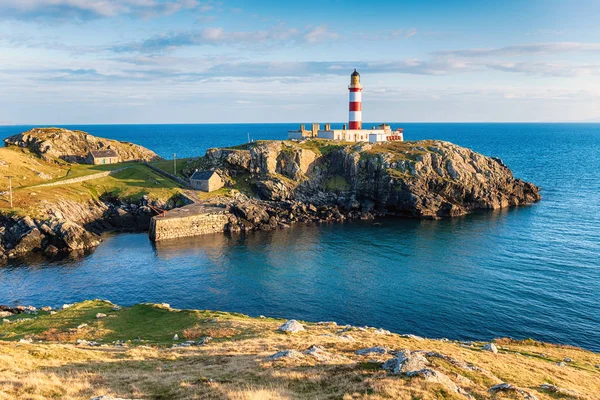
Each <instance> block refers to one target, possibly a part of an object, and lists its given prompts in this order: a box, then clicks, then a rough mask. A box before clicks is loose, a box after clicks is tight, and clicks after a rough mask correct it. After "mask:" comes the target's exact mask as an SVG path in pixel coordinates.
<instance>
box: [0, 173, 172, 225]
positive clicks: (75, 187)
mask: <svg viewBox="0 0 600 400" xmlns="http://www.w3.org/2000/svg"><path fill="white" fill-rule="evenodd" d="M114 166H115V167H119V166H120V167H123V166H129V167H128V168H127V169H124V170H123V171H120V172H117V173H115V174H114V175H112V176H107V177H103V178H99V179H93V180H89V181H85V182H78V183H72V184H65V185H57V186H49V187H40V188H37V187H23V188H18V189H16V190H15V191H14V203H15V205H16V207H15V209H14V211H15V213H16V214H18V215H30V216H32V217H35V218H43V217H44V216H43V215H41V214H40V212H39V210H40V202H41V201H48V202H51V203H52V202H58V201H61V200H73V201H77V202H85V201H89V200H98V199H100V198H101V197H103V196H104V197H109V198H120V199H124V200H127V201H131V202H137V201H139V200H140V199H141V198H142V197H143V196H148V197H149V198H150V199H151V200H160V201H167V200H169V199H171V198H172V197H173V196H177V195H178V194H179V193H181V189H180V187H179V184H178V183H177V182H174V181H172V180H171V179H168V178H166V177H164V176H163V175H160V174H158V173H157V172H155V171H153V170H152V169H150V168H148V167H147V166H145V165H144V164H141V163H128V164H114ZM89 167H93V166H89ZM82 170H85V168H83V169H81V170H79V171H77V173H81V171H82ZM95 172H98V171H94V172H93V173H95ZM7 207H8V204H7V202H0V209H7ZM3 211H4V210H3Z"/></svg>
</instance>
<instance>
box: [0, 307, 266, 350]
mask: <svg viewBox="0 0 600 400" xmlns="http://www.w3.org/2000/svg"><path fill="white" fill-rule="evenodd" d="M113 306H114V305H113V304H111V303H110V302H106V301H102V300H88V301H84V302H82V303H77V304H75V305H73V306H71V307H69V308H67V309H64V310H59V311H57V312H56V313H55V314H54V315H51V314H50V313H48V312H42V311H40V312H39V313H38V315H28V314H20V315H15V316H12V317H10V318H9V319H10V320H12V321H15V320H17V319H21V318H30V319H31V320H28V321H23V322H10V323H1V324H0V340H6V341H18V340H20V339H24V338H33V339H44V340H51V341H53V340H52V339H51V338H54V337H60V338H61V339H60V341H61V342H74V341H76V340H77V339H86V340H97V341H100V342H102V343H110V342H113V341H117V340H121V341H129V340H131V341H135V342H137V340H136V339H139V342H143V343H145V344H148V343H150V344H158V345H164V344H170V343H173V336H174V335H175V334H177V335H178V336H179V338H180V340H181V341H185V339H184V330H186V329H188V328H196V329H199V330H200V331H201V332H203V331H206V332H208V333H210V332H211V329H217V330H218V329H224V328H227V327H229V325H230V321H238V322H239V321H242V322H243V321H248V320H250V317H248V316H245V315H243V314H237V313H225V312H215V311H199V310H175V309H171V308H166V307H162V306H160V305H156V304H138V305H135V306H132V307H128V308H122V309H121V310H118V311H114V310H113ZM97 313H102V314H106V315H107V317H105V318H101V319H97V318H96V314H97ZM216 318H218V322H214V321H216ZM269 321H272V320H270V319H269ZM84 323H85V324H87V326H85V327H82V328H80V329H76V328H77V326H79V325H80V324H84ZM49 332H51V334H52V336H49V335H48V333H49ZM255 335H256V333H255V330H253V329H250V330H247V331H244V332H239V333H237V334H235V335H232V336H230V337H229V339H235V338H239V337H248V336H255ZM49 337H50V339H49ZM215 340H218V339H215Z"/></svg>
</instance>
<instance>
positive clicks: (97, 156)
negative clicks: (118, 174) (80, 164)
mask: <svg viewBox="0 0 600 400" xmlns="http://www.w3.org/2000/svg"><path fill="white" fill-rule="evenodd" d="M120 161H121V160H120V159H119V155H118V154H117V152H116V151H114V150H110V149H109V150H92V151H90V152H89V153H88V155H87V163H88V164H94V165H102V164H117V163H119V162H120Z"/></svg>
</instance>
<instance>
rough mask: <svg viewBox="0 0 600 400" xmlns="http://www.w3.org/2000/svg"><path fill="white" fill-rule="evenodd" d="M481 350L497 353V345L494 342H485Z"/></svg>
mask: <svg viewBox="0 0 600 400" xmlns="http://www.w3.org/2000/svg"><path fill="white" fill-rule="evenodd" d="M483 350H485V351H490V352H492V353H494V354H498V347H496V345H495V344H494V343H488V344H486V345H485V346H483Z"/></svg>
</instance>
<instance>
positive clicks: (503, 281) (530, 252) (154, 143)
mask: <svg viewBox="0 0 600 400" xmlns="http://www.w3.org/2000/svg"><path fill="white" fill-rule="evenodd" d="M392 125H393V126H404V128H405V135H406V139H407V140H418V139H430V138H435V139H442V140H448V141H451V142H454V143H457V144H459V145H462V146H466V147H470V148H473V149H474V150H476V151H479V152H481V153H483V154H486V155H491V156H496V157H500V158H502V159H503V161H504V162H505V163H506V164H507V165H508V166H509V167H510V168H511V169H512V170H513V172H514V173H515V175H516V176H517V177H520V178H523V179H525V180H528V181H531V182H533V183H535V184H537V185H539V186H540V187H541V188H542V196H543V200H542V201H541V202H540V203H538V204H535V205H532V206H528V207H521V208H516V209H509V210H500V211H490V212H482V213H478V214H475V215H470V216H467V217H462V218H457V219H452V220H443V221H418V220H402V219H391V220H384V221H381V222H382V225H380V226H379V225H376V226H374V225H372V224H371V223H365V222H352V223H344V224H328V225H321V226H297V227H294V228H292V229H289V230H281V231H276V232H258V233H252V234H249V235H246V236H234V237H227V236H224V235H209V236H205V237H199V238H194V239H188V240H183V241H177V242H168V243H161V244H159V245H156V246H155V245H153V244H151V243H150V242H149V241H148V239H147V236H146V235H144V234H123V235H115V236H110V237H107V238H106V241H105V242H104V243H103V244H102V245H101V246H100V247H99V248H98V249H96V250H95V251H94V252H92V253H90V254H88V255H87V256H85V257H83V258H80V259H66V260H58V261H53V262H48V261H44V260H41V259H38V260H36V259H31V260H28V261H27V262H26V263H14V264H11V265H9V266H7V267H3V268H0V304H2V303H10V304H15V303H21V304H34V305H38V306H41V305H45V304H50V305H61V304H63V303H66V302H73V301H79V300H83V299H89V298H96V297H100V298H108V299H110V300H112V301H114V302H117V303H120V304H124V305H127V304H133V303H137V302H143V301H151V302H168V303H170V304H171V305H173V306H175V307H181V308H207V309H220V310H227V311H237V312H243V313H247V314H250V315H259V314H264V315H270V316H277V317H288V318H299V319H306V320H312V321H315V320H335V321H338V322H340V323H351V324H359V325H365V324H366V325H370V326H382V327H385V328H386V329H390V330H393V331H396V332H403V333H414V334H417V335H423V336H429V337H448V338H453V339H491V338H494V337H501V336H509V337H515V338H526V337H533V338H535V339H538V340H544V341H550V342H560V343H567V344H573V345H578V346H582V347H586V348H588V349H592V350H595V351H600V335H598V332H600V177H599V171H600V124H401V125H400V124H392ZM296 126H297V124H238V125H133V126H132V125H94V126H72V127H70V128H77V129H82V130H86V131H88V132H90V133H92V134H94V135H98V136H105V137H110V138H115V139H119V140H127V141H133V142H136V143H139V144H141V145H144V146H147V147H149V148H151V149H153V150H155V151H156V152H157V153H159V154H160V155H162V156H164V157H172V154H173V153H177V156H178V157H187V156H194V155H198V154H202V153H203V152H204V151H205V150H206V149H207V148H208V147H218V146H226V145H234V144H239V143H241V142H245V141H246V140H247V138H248V134H249V135H250V137H251V138H253V139H280V138H284V137H285V132H286V131H287V130H288V129H290V128H296ZM26 128H27V127H14V126H9V127H0V136H1V137H5V136H8V135H10V134H13V133H18V132H21V131H23V130H25V129H26Z"/></svg>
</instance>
